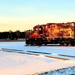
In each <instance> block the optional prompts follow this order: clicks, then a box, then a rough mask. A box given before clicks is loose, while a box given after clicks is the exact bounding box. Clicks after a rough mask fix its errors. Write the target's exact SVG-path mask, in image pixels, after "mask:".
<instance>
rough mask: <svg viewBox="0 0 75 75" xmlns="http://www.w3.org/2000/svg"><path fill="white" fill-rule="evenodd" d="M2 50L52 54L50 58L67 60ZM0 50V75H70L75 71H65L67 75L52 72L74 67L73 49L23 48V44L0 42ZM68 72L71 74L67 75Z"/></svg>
mask: <svg viewBox="0 0 75 75" xmlns="http://www.w3.org/2000/svg"><path fill="white" fill-rule="evenodd" d="M2 48H6V49H16V50H23V52H27V51H36V52H46V53H52V56H55V57H63V58H68V59H69V60H60V59H55V58H47V57H44V56H45V55H48V54H41V53H39V54H40V56H35V55H28V54H20V53H14V52H5V51H3V50H2ZM0 50H1V51H0V75H32V74H33V75H35V74H41V73H44V74H42V75H46V74H45V73H46V72H47V73H48V74H47V75H71V74H72V73H73V74H75V70H67V71H66V72H67V74H58V71H54V70H58V69H62V68H67V67H71V66H75V57H74V56H75V47H59V46H55V47H53V46H41V47H39V46H25V43H24V42H0ZM34 54H36V53H34ZM58 54H65V55H70V56H73V57H66V56H58ZM48 56H50V55H48ZM50 71H52V72H50ZM53 71H54V72H53ZM62 71H64V70H62ZM69 71H70V72H72V71H73V72H72V73H69ZM51 73H52V74H51ZM64 73H65V71H64Z"/></svg>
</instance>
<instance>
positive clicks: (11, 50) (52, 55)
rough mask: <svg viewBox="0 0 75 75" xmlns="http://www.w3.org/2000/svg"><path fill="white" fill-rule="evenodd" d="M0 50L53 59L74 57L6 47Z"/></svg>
mask: <svg viewBox="0 0 75 75" xmlns="http://www.w3.org/2000/svg"><path fill="white" fill-rule="evenodd" d="M1 50H2V51H4V52H14V53H20V54H28V55H34V56H43V57H47V58H54V59H60V60H70V58H75V56H72V55H65V54H55V53H48V52H37V51H27V52H24V51H23V50H17V49H6V48H2V49H1Z"/></svg>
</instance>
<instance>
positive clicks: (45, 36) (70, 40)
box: [26, 22, 75, 46]
mask: <svg viewBox="0 0 75 75" xmlns="http://www.w3.org/2000/svg"><path fill="white" fill-rule="evenodd" d="M47 44H59V45H61V46H75V22H68V23H47V24H43V25H36V26H34V27H33V30H31V31H30V33H29V36H28V38H27V39H26V45H47Z"/></svg>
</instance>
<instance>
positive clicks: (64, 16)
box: [0, 0, 75, 31]
mask: <svg viewBox="0 0 75 75" xmlns="http://www.w3.org/2000/svg"><path fill="white" fill-rule="evenodd" d="M73 21H74V22H75V0H0V31H9V30H12V31H16V30H20V31H25V30H29V29H32V28H33V26H35V25H37V24H46V23H50V22H73Z"/></svg>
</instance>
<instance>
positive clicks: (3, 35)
mask: <svg viewBox="0 0 75 75" xmlns="http://www.w3.org/2000/svg"><path fill="white" fill-rule="evenodd" d="M29 32H30V30H27V31H24V32H21V31H20V30H17V31H15V32H13V31H11V30H10V31H7V32H0V40H1V39H4V40H17V39H26V38H27V37H28V35H29Z"/></svg>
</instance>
